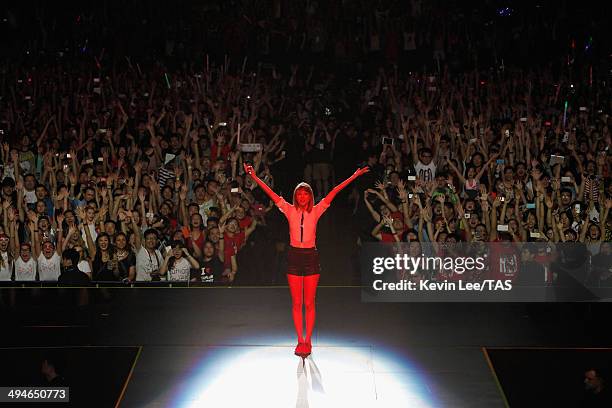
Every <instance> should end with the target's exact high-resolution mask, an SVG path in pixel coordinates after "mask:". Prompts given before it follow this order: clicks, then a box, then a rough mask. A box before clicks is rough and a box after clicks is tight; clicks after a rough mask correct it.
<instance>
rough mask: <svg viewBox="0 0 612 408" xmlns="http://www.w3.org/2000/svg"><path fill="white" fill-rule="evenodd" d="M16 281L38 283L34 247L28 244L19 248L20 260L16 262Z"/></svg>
mask: <svg viewBox="0 0 612 408" xmlns="http://www.w3.org/2000/svg"><path fill="white" fill-rule="evenodd" d="M15 280H16V281H18V282H23V281H36V280H38V279H37V274H36V261H35V260H34V258H32V247H31V246H30V244H28V243H25V242H24V243H23V244H21V245H20V246H19V258H17V259H16V260H15Z"/></svg>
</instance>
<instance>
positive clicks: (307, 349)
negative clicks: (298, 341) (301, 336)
mask: <svg viewBox="0 0 612 408" xmlns="http://www.w3.org/2000/svg"><path fill="white" fill-rule="evenodd" d="M310 353H312V343H311V342H310V341H309V342H307V343H304V357H308V356H309V355H310Z"/></svg>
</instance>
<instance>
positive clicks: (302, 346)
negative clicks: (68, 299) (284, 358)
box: [293, 342, 306, 358]
mask: <svg viewBox="0 0 612 408" xmlns="http://www.w3.org/2000/svg"><path fill="white" fill-rule="evenodd" d="M305 352H306V343H302V342H299V343H298V344H297V346H295V351H294V352H293V354H295V355H296V356H299V357H302V358H304V357H305V355H304V353H305Z"/></svg>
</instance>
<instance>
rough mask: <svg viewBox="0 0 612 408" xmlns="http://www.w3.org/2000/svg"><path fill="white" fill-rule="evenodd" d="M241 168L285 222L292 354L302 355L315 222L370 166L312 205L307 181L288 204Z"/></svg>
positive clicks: (307, 342) (314, 265) (311, 301)
mask: <svg viewBox="0 0 612 408" xmlns="http://www.w3.org/2000/svg"><path fill="white" fill-rule="evenodd" d="M244 170H245V172H246V173H247V174H248V175H249V176H251V178H252V179H253V180H254V181H255V182H256V183H257V184H258V185H259V186H260V187H261V188H262V189H263V190H264V192H265V193H266V194H267V195H268V197H270V199H271V200H272V201H273V202H274V204H275V205H276V206H277V207H278V209H279V210H280V211H281V212H282V213H283V214H284V215H285V217H286V218H287V221H288V223H289V237H290V247H289V251H288V254H287V258H288V259H287V261H288V262H287V264H288V265H287V281H288V282H289V290H290V292H291V301H292V315H293V323H294V325H295V331H296V333H297V337H298V344H297V346H296V348H295V355H297V356H300V357H302V358H306V357H308V355H310V353H311V351H312V344H311V337H312V331H313V329H314V322H315V295H316V290H317V284H318V282H319V276H320V274H319V269H320V266H319V253H318V252H317V248H316V234H317V222H318V221H319V218H320V217H321V215H323V213H324V212H325V210H327V209H328V208H329V206H330V204H331V203H332V200H333V199H334V197H335V196H336V195H337V194H338V193H339V192H340V191H341V190H342V189H343V188H345V187H346V186H348V185H349V184H350V183H351V182H353V180H355V179H356V178H357V177H359V176H361V175H362V174H365V173H367V172H368V171H369V170H370V169H369V168H368V167H364V168H361V169H358V170H357V171H355V173H353V175H352V176H351V177H349V178H348V179H346V180H345V181H343V182H342V183H340V184H339V185H337V186H336V187H334V189H333V190H332V191H330V192H329V194H327V196H325V198H323V199H322V200H321V201H319V202H318V203H317V204H316V205H315V204H314V194H313V192H312V187H310V185H308V184H307V183H299V184H298V185H297V186H296V187H295V190H294V191H293V203H292V204H290V203H288V202H287V201H285V199H284V198H282V197H280V196H278V195H277V194H276V193H275V192H274V191H272V189H271V188H270V187H268V185H267V184H266V183H264V182H263V181H262V180H261V179H260V178H259V177H257V175H256V174H255V171H254V169H253V167H252V166H250V165H248V164H245V165H244ZM226 245H227V243H226ZM302 305H304V306H305V308H306V336H304V331H303V329H304V327H303V316H302Z"/></svg>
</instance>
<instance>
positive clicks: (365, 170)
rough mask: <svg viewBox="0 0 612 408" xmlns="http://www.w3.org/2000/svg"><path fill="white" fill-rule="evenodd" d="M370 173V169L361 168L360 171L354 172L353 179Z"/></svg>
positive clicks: (366, 167)
mask: <svg viewBox="0 0 612 408" xmlns="http://www.w3.org/2000/svg"><path fill="white" fill-rule="evenodd" d="M369 171H370V168H369V167H368V166H365V167H362V168H360V169H357V170H355V177H359V176H361V175H363V174H366V173H367V172H369Z"/></svg>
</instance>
